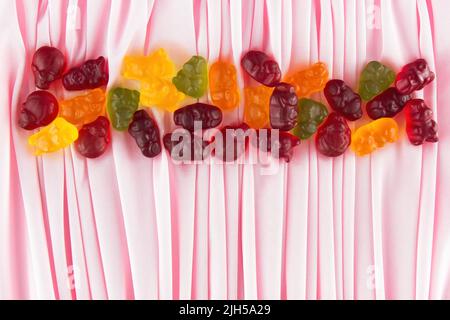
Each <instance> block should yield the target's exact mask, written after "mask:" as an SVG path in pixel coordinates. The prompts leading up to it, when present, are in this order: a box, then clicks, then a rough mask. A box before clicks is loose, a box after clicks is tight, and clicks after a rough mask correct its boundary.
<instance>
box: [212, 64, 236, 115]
mask: <svg viewBox="0 0 450 320" xmlns="http://www.w3.org/2000/svg"><path fill="white" fill-rule="evenodd" d="M209 88H210V92H211V100H212V102H213V103H214V104H215V105H216V106H218V107H219V108H221V109H222V110H231V109H234V108H236V107H237V105H238V104H239V88H238V84H237V76H236V68H235V66H234V65H233V64H231V63H228V62H224V61H217V62H215V63H214V64H213V65H212V66H211V68H210V69H209Z"/></svg>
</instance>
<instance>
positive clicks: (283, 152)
mask: <svg viewBox="0 0 450 320" xmlns="http://www.w3.org/2000/svg"><path fill="white" fill-rule="evenodd" d="M262 130H265V133H262ZM256 141H257V143H258V148H259V149H262V150H264V151H267V152H270V153H271V155H272V157H274V158H279V159H284V160H285V161H286V162H290V161H291V159H292V156H293V155H294V148H295V147H297V146H298V145H300V139H299V138H298V137H296V136H294V135H292V134H290V133H289V132H284V131H279V136H278V141H275V142H274V143H273V141H272V130H268V129H260V130H258V132H257V140H256ZM272 143H273V146H275V148H276V149H278V150H272Z"/></svg>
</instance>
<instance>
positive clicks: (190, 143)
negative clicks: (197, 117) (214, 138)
mask: <svg viewBox="0 0 450 320" xmlns="http://www.w3.org/2000/svg"><path fill="white" fill-rule="evenodd" d="M182 130H183V132H180V134H178V133H177V137H175V136H174V135H175V133H174V132H172V133H167V134H165V135H164V137H163V143H164V148H166V150H167V151H168V152H169V153H170V156H171V157H172V158H173V159H174V160H184V161H186V160H190V161H201V160H204V159H206V158H207V156H208V155H206V154H205V148H206V147H207V146H208V145H209V144H210V142H209V141H205V140H203V139H202V138H201V137H196V136H195V135H194V133H192V132H189V131H187V130H186V129H182ZM177 138H178V140H176V139H177ZM175 147H177V148H178V154H175V151H174V149H175ZM188 150H190V158H189V159H185V155H184V152H185V151H188ZM186 157H187V155H186Z"/></svg>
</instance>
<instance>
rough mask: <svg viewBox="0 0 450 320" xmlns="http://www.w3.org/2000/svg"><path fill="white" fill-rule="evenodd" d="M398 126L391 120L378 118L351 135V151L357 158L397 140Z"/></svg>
mask: <svg viewBox="0 0 450 320" xmlns="http://www.w3.org/2000/svg"><path fill="white" fill-rule="evenodd" d="M398 137H399V134H398V125H397V122H395V120H394V119H392V118H380V119H378V120H375V121H372V122H370V123H368V124H366V125H364V126H362V127H359V128H358V129H357V130H356V131H355V132H354V133H353V135H352V145H351V148H352V150H353V151H354V152H355V153H356V155H358V156H364V155H366V154H369V153H372V152H373V151H375V150H376V149H379V148H382V147H383V146H384V145H385V144H386V143H388V142H395V141H397V140H398Z"/></svg>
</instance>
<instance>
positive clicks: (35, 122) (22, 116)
mask: <svg viewBox="0 0 450 320" xmlns="http://www.w3.org/2000/svg"><path fill="white" fill-rule="evenodd" d="M58 111H59V106H58V101H57V100H56V98H55V97H54V96H53V95H52V94H51V93H49V92H47V91H35V92H33V93H31V94H30V95H29V96H28V97H27V100H26V101H25V103H24V104H23V105H22V108H21V110H20V113H19V126H20V127H21V128H23V129H25V130H34V129H37V128H39V127H43V126H46V125H48V124H50V123H51V122H52V121H53V120H55V118H56V117H57V116H58Z"/></svg>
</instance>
